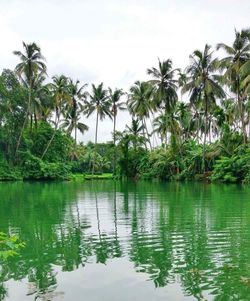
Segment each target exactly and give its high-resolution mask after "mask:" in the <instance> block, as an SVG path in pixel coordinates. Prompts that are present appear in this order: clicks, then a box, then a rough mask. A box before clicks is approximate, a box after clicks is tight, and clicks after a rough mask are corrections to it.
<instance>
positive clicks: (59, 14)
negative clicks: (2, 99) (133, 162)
mask: <svg viewBox="0 0 250 301" xmlns="http://www.w3.org/2000/svg"><path fill="white" fill-rule="evenodd" d="M0 4H1V6H0V38H1V46H0V69H1V70H2V69H3V68H11V69H14V67H15V65H16V64H17V63H18V59H17V57H15V56H14V55H13V54H12V52H13V50H22V44H21V43H22V41H25V42H26V43H29V42H33V41H35V42H36V43H37V44H38V45H39V46H40V47H41V49H42V53H43V55H44V56H45V57H46V60H47V66H48V74H49V76H53V75H55V74H62V73H63V74H65V75H67V76H70V77H72V78H73V79H79V80H81V81H82V82H83V83H89V84H90V83H95V84H98V83H100V82H104V85H105V86H106V87H108V86H110V87H112V88H115V87H118V88H124V89H125V90H126V89H128V87H129V86H131V85H132V84H133V83H134V81H135V80H137V79H140V80H144V79H147V75H146V72H145V71H146V69H147V68H149V67H152V66H154V65H156V64H157V58H158V57H159V58H160V59H167V58H171V59H172V60H173V63H174V67H181V68H184V67H185V66H186V65H187V64H188V56H189V54H190V53H192V52H193V50H195V49H203V47H204V45H205V44H206V43H209V44H210V45H212V46H214V45H216V43H218V42H225V43H229V44H231V43H232V41H233V38H234V28H237V29H241V28H247V27H250V18H249V16H250V1H249V0H171V1H170V0H149V1H147V0H134V1H132V0H71V1H70V0H42V1H39V0H33V1H32V0H22V1H21V0H20V1H18V0H0ZM85 122H86V123H87V124H88V125H89V126H90V130H89V132H88V133H87V134H85V136H84V137H81V139H83V140H84V141H88V140H93V139H94V117H93V118H91V119H90V120H87V121H85ZM125 122H128V116H127V115H126V114H123V115H120V117H119V122H118V128H119V129H120V130H122V129H123V128H124V123H125ZM111 131H112V123H111V122H110V121H108V120H107V121H104V122H103V124H101V125H100V134H99V141H105V140H110V138H111Z"/></svg>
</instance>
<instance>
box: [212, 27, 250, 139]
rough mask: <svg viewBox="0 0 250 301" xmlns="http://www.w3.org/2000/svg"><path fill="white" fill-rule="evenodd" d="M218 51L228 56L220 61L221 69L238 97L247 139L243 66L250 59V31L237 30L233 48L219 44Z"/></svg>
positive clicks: (242, 124) (243, 128) (226, 81)
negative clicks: (222, 51)
mask: <svg viewBox="0 0 250 301" xmlns="http://www.w3.org/2000/svg"><path fill="white" fill-rule="evenodd" d="M217 49H223V50H224V51H225V52H226V54H227V56H226V57H225V58H223V59H221V60H220V68H221V69H222V70H225V73H224V80H225V83H226V84H228V86H229V88H230V90H231V92H233V93H234V94H235V95H236V102H237V105H238V111H239V117H240V122H241V129H242V133H243V135H244V138H246V128H245V120H244V119H245V118H244V115H245V114H244V102H245V101H246V97H245V95H244V90H243V89H242V80H243V78H244V77H243V76H242V72H241V68H242V66H243V65H244V64H245V63H246V62H247V61H249V59H250V29H243V30H241V31H237V30H235V40H234V42H233V45H232V46H228V45H226V44H224V43H219V44H218V45H217Z"/></svg>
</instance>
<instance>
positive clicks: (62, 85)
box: [41, 75, 72, 159]
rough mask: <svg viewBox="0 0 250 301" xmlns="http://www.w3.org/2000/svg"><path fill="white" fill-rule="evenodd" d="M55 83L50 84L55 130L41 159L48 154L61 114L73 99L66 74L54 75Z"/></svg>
mask: <svg viewBox="0 0 250 301" xmlns="http://www.w3.org/2000/svg"><path fill="white" fill-rule="evenodd" d="M52 79H53V83H51V84H49V87H48V88H49V89H50V91H51V93H52V97H53V105H54V109H55V121H54V132H53V134H52V136H51V138H50V140H49V142H48V144H47V146H46V147H45V149H44V151H43V154H42V156H41V159H43V158H44V156H45V155H46V153H47V151H48V149H49V147H50V145H51V143H52V141H53V140H54V138H55V135H56V131H57V130H58V127H59V123H60V121H61V115H62V112H63V109H64V108H65V107H66V106H67V103H70V102H71V101H72V98H71V94H70V92H69V79H68V78H67V77H66V76H64V75H60V76H53V78H52Z"/></svg>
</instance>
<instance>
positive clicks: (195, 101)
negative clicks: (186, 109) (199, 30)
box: [182, 44, 225, 171]
mask: <svg viewBox="0 0 250 301" xmlns="http://www.w3.org/2000/svg"><path fill="white" fill-rule="evenodd" d="M210 49H211V47H210V46H209V45H207V44H206V45H205V48H204V51H203V52H202V51H200V50H195V51H194V52H193V54H192V55H190V65H189V66H188V67H187V68H186V74H187V82H186V84H185V85H184V87H183V89H182V92H184V93H185V92H187V91H189V92H190V103H191V104H192V105H193V106H194V107H202V109H203V110H204V115H205V123H204V139H203V170H204V171H205V146H206V138H207V133H208V131H210V129H208V115H209V112H210V111H211V110H212V108H213V107H214V106H215V105H216V98H219V99H223V98H224V97H225V93H224V91H223V89H222V87H221V86H220V85H219V84H218V82H217V75H216V74H215V71H216V70H217V69H216V68H217V66H218V60H217V59H213V57H212V52H211V51H210Z"/></svg>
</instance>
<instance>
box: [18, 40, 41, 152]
mask: <svg viewBox="0 0 250 301" xmlns="http://www.w3.org/2000/svg"><path fill="white" fill-rule="evenodd" d="M23 48H24V52H21V51H14V52H13V53H14V55H16V56H18V57H19V59H20V60H21V62H20V63H19V64H18V65H17V66H16V68H15V71H16V73H17V74H18V75H19V77H20V79H21V80H22V82H23V83H24V84H25V85H27V86H28V91H29V94H28V103H27V113H26V116H25V118H24V123H23V126H22V128H21V132H20V135H19V138H18V141H17V146H16V151H15V153H17V151H18V149H19V146H20V142H21V138H22V135H23V131H24V128H25V125H26V122H27V120H28V118H29V116H31V114H32V112H31V102H32V92H33V85H34V81H35V78H36V76H37V75H38V74H39V73H42V74H46V65H45V63H44V61H45V58H44V57H43V55H42V54H41V49H40V47H39V46H38V45H37V44H36V43H34V42H33V43H31V44H26V43H24V42H23Z"/></svg>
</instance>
